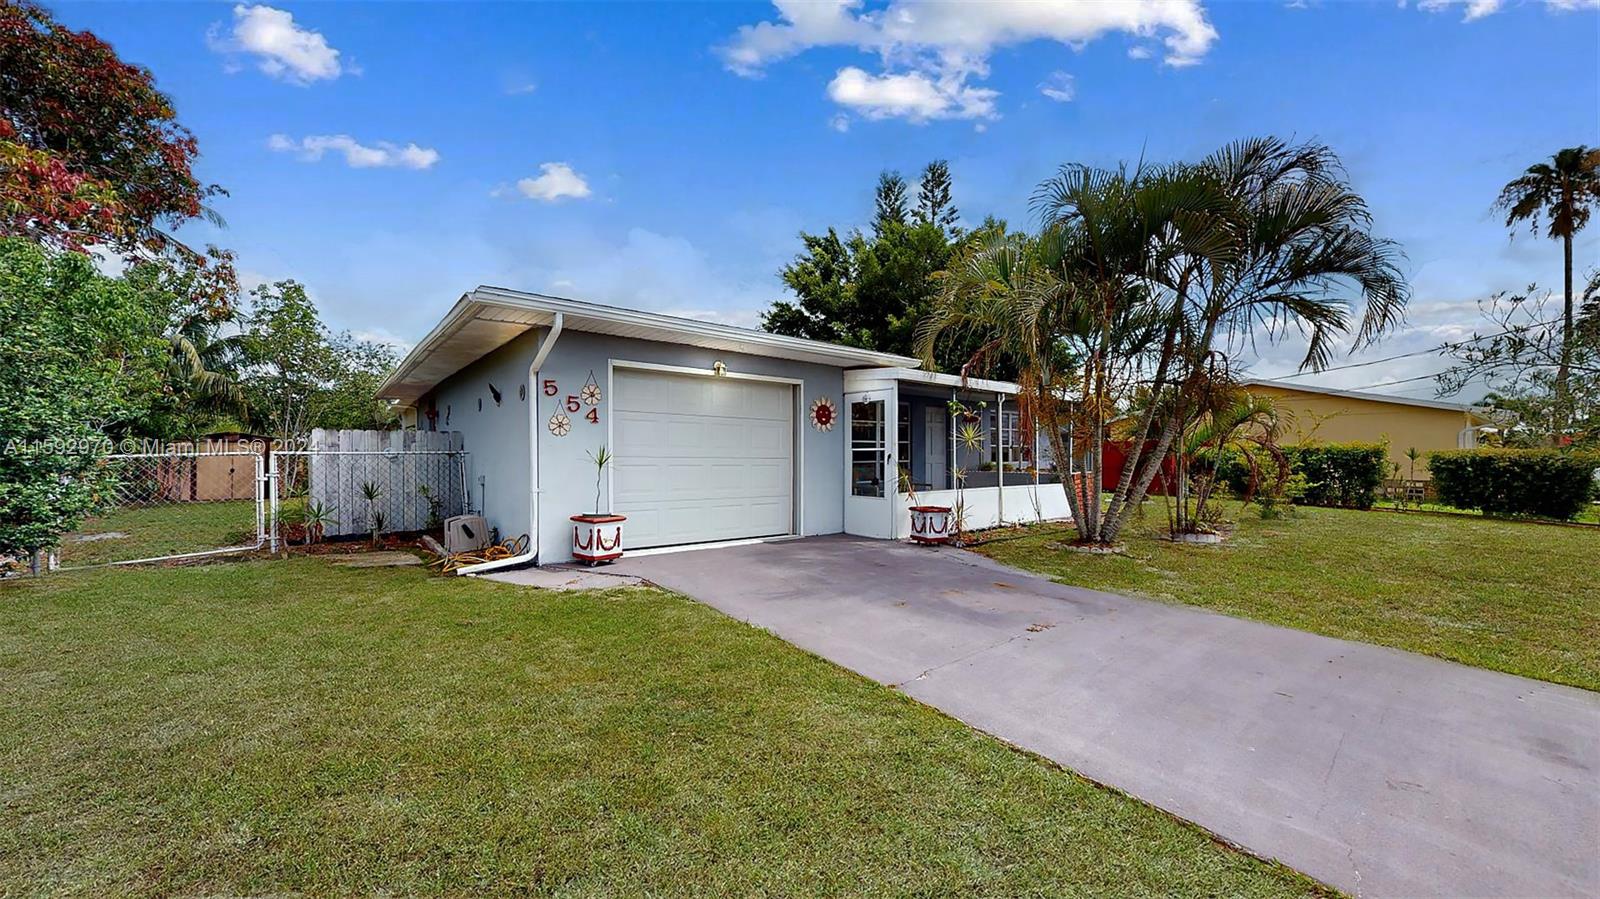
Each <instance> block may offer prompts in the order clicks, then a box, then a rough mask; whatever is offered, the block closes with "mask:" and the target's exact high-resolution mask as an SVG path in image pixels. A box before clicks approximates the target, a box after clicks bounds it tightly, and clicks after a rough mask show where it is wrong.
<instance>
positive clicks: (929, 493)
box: [894, 475, 1072, 540]
mask: <svg viewBox="0 0 1600 899" xmlns="http://www.w3.org/2000/svg"><path fill="white" fill-rule="evenodd" d="M1018 477H1021V475H1018ZM1002 491H1004V494H1003V498H1004V500H1005V501H1004V503H1002V502H1001V499H1002ZM958 494H959V496H958ZM898 496H899V502H900V514H899V515H898V516H897V517H896V518H895V526H894V539H896V540H905V539H909V538H910V536H911V507H912V506H949V507H950V509H951V513H950V515H951V527H952V529H953V528H954V525H955V521H954V519H955V514H956V513H955V509H956V508H957V507H958V506H959V507H960V508H961V509H962V510H963V513H964V514H963V515H962V521H961V526H962V528H964V529H965V530H968V531H978V530H983V529H984V528H994V527H1001V526H1002V525H1008V524H1037V523H1039V522H1041V521H1071V520H1072V510H1071V508H1070V507H1068V505H1067V491H1066V488H1064V487H1062V486H1061V485H1060V484H1033V483H1026V484H1017V485H1012V484H1007V485H1006V486H1004V487H969V488H967V489H965V490H960V491H956V490H924V491H919V492H918V493H917V494H916V497H915V501H914V502H913V497H911V496H909V495H907V494H904V493H902V494H898ZM1002 509H1004V510H1005V517H1004V518H1002V517H1001V510H1002Z"/></svg>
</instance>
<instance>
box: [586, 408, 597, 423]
mask: <svg viewBox="0 0 1600 899" xmlns="http://www.w3.org/2000/svg"><path fill="white" fill-rule="evenodd" d="M583 417H584V418H587V419H589V423H590V424H594V425H597V424H599V423H600V410H599V409H590V410H589V412H588V413H587V414H586V415H584V416H583Z"/></svg>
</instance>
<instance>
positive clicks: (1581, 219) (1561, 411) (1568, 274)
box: [1495, 145, 1600, 430]
mask: <svg viewBox="0 0 1600 899" xmlns="http://www.w3.org/2000/svg"><path fill="white" fill-rule="evenodd" d="M1597 203H1600V148H1596V149H1591V148H1589V147H1587V146H1582V145H1580V146H1576V147H1568V148H1566V149H1565V150H1558V151H1556V154H1555V155H1554V156H1552V157H1550V161H1549V162H1537V163H1534V164H1533V165H1530V166H1528V168H1527V171H1525V172H1523V173H1522V174H1521V175H1520V176H1518V177H1517V178H1515V179H1513V180H1512V181H1511V182H1510V183H1509V184H1507V185H1506V186H1505V187H1503V188H1501V190H1500V197H1499V199H1497V200H1496V201H1495V208H1496V209H1499V210H1502V211H1504V212H1505V214H1506V227H1507V228H1515V227H1516V226H1517V225H1518V224H1520V223H1522V222H1527V223H1528V226H1529V227H1530V228H1531V229H1532V230H1533V232H1534V233H1535V234H1537V233H1538V232H1539V226H1540V224H1541V223H1547V227H1546V228H1545V236H1546V237H1549V238H1550V239H1551V240H1560V241H1561V253H1562V280H1563V285H1564V287H1565V295H1566V302H1565V307H1564V314H1563V316H1562V322H1561V358H1560V361H1559V363H1558V364H1557V367H1556V418H1557V422H1556V424H1557V427H1558V428H1560V429H1561V430H1565V429H1566V427H1567V425H1568V423H1569V422H1570V420H1571V415H1572V395H1571V390H1570V383H1569V382H1570V378H1571V374H1572V337H1573V324H1574V321H1573V318H1574V313H1573V303H1572V240H1573V238H1574V237H1576V236H1577V234H1578V232H1579V231H1582V230H1583V226H1584V225H1587V224H1588V223H1589V214H1590V211H1591V210H1592V208H1593V207H1594V206H1595V205H1596V204H1597Z"/></svg>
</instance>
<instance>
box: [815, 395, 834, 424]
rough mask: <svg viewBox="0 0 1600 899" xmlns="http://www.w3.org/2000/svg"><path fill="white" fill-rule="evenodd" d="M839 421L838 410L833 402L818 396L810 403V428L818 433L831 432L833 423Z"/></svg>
mask: <svg viewBox="0 0 1600 899" xmlns="http://www.w3.org/2000/svg"><path fill="white" fill-rule="evenodd" d="M838 420H839V409H838V407H837V406H835V405H834V404H833V400H831V399H829V398H828V397H825V396H819V397H817V398H816V399H814V400H812V401H811V426H812V427H813V428H816V429H817V430H819V431H831V430H833V426H834V423H835V422H837V421H838Z"/></svg>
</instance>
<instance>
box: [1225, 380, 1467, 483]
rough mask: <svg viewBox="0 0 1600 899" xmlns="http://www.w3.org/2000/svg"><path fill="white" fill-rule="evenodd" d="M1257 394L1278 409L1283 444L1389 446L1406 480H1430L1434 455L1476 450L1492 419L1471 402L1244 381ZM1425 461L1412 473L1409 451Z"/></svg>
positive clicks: (1286, 383) (1392, 457) (1265, 381)
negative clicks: (1365, 443) (1429, 462)
mask: <svg viewBox="0 0 1600 899" xmlns="http://www.w3.org/2000/svg"><path fill="white" fill-rule="evenodd" d="M1244 386H1245V387H1246V388H1247V389H1248V390H1249V391H1250V392H1251V393H1253V394H1256V395H1258V396H1265V397H1268V398H1270V399H1272V400H1273V401H1274V402H1275V403H1277V405H1278V410H1279V415H1280V416H1281V422H1282V425H1281V427H1282V429H1283V432H1282V434H1281V435H1280V438H1279V439H1280V441H1281V442H1283V443H1307V442H1313V443H1345V442H1350V441H1358V440H1359V441H1368V442H1372V443H1380V442H1383V443H1388V445H1389V461H1390V462H1391V463H1393V464H1394V465H1395V466H1396V468H1395V471H1396V472H1397V473H1398V476H1399V477H1401V478H1411V477H1415V478H1416V479H1417V480H1428V479H1430V478H1431V475H1429V474H1428V466H1427V458H1426V454H1427V453H1429V452H1432V451H1434V450H1453V449H1472V448H1473V447H1476V446H1477V445H1478V438H1479V436H1480V434H1481V433H1482V432H1483V431H1484V429H1485V428H1488V427H1490V426H1491V425H1492V423H1491V422H1490V420H1489V419H1488V418H1487V417H1485V416H1484V415H1483V414H1482V413H1480V412H1478V411H1477V410H1476V409H1474V408H1473V407H1472V406H1471V405H1470V404H1467V403H1452V402H1447V401H1445V400H1433V399H1420V398H1417V397H1409V396H1389V395H1387V394H1381V393H1363V392H1359V391H1354V390H1339V389H1336V388H1333V387H1312V386H1309V385H1306V384H1296V383H1293V382H1290V381H1271V380H1262V379H1254V380H1247V381H1245V382H1244ZM1411 448H1416V449H1417V450H1418V451H1419V452H1421V453H1423V454H1424V456H1423V458H1421V459H1419V460H1418V461H1417V463H1416V473H1415V475H1413V474H1412V465H1411V461H1410V460H1409V459H1407V458H1406V450H1407V449H1411Z"/></svg>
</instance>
